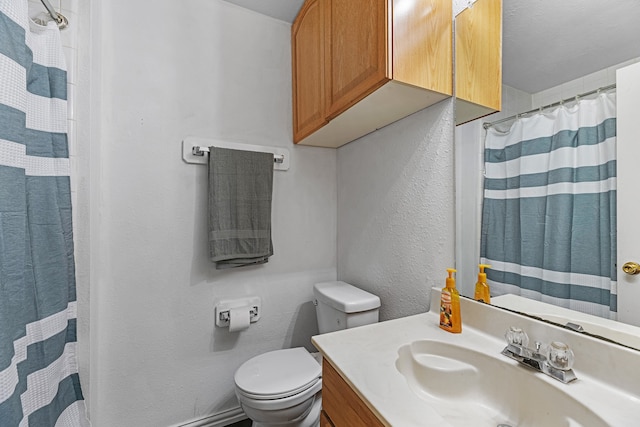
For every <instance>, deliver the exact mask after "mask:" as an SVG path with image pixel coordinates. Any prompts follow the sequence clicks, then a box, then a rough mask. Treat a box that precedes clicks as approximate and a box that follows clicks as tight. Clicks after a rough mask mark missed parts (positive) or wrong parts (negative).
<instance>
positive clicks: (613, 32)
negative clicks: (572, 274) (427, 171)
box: [456, 0, 640, 349]
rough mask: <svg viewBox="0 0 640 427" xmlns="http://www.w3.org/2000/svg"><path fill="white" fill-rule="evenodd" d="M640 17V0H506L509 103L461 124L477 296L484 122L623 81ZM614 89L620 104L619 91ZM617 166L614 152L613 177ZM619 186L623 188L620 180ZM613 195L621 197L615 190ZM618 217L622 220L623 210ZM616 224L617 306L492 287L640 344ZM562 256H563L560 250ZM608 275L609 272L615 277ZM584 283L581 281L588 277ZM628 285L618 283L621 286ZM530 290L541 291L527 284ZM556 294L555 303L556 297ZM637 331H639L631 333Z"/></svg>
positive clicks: (467, 251) (465, 286) (466, 242)
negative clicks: (626, 309) (622, 307)
mask: <svg viewBox="0 0 640 427" xmlns="http://www.w3.org/2000/svg"><path fill="white" fill-rule="evenodd" d="M638 20H640V3H638V2H637V1H635V0H621V1H616V2H615V3H613V2H612V3H610V4H607V5H606V6H605V4H604V3H603V2H594V1H591V2H584V1H565V2H557V1H555V0H541V1H536V2H511V1H505V2H504V4H503V70H502V72H503V87H502V111H501V112H499V113H495V114H492V115H489V116H486V117H484V118H482V119H479V120H475V121H472V122H469V123H467V124H464V125H461V126H458V127H457V128H456V206H457V209H456V211H457V218H456V224H457V225H456V260H457V263H456V264H457V265H456V268H457V270H458V281H457V282H458V288H459V290H460V292H461V294H463V295H465V296H468V297H473V294H474V285H475V283H476V281H477V265H478V263H480V241H481V239H480V235H481V213H482V205H483V186H484V176H483V174H484V171H485V166H484V144H485V135H486V131H485V129H484V128H483V123H487V122H491V123H492V122H496V121H498V120H500V119H504V118H508V117H510V116H513V115H518V114H521V113H523V112H527V111H530V110H533V109H539V108H540V107H544V106H547V105H549V104H553V103H556V102H558V101H561V100H563V99H568V98H575V96H576V95H580V94H583V93H586V92H589V91H592V90H596V89H599V88H601V87H605V86H608V85H611V84H615V83H616V70H617V69H619V68H622V67H626V66H629V65H630V64H633V63H636V62H640V45H638V44H637V40H638V39H640V27H638V26H637V24H636V23H637V22H638ZM456 48H457V46H456ZM639 78H640V77H639ZM610 97H612V98H613V103H614V106H615V93H613V94H612V95H610ZM587 98H589V97H587ZM591 98H593V96H592V97H591ZM565 107H568V108H569V109H570V108H573V105H565V106H563V107H562V108H565ZM543 110H544V111H543V112H544V113H545V115H550V114H551V112H553V111H555V110H558V107H557V106H556V107H555V108H546V109H543ZM531 116H532V114H530V115H528V117H531ZM614 117H615V116H614ZM514 122H516V120H515V119H510V120H507V121H505V122H502V123H500V124H499V125H496V126H495V129H492V131H493V132H496V133H504V132H506V131H508V130H509V129H510V127H511V126H512V125H513V124H514ZM613 122H614V123H615V120H614V121H613ZM605 163H606V162H605ZM551 169H553V168H551ZM600 169H602V168H600ZM546 172H548V170H547V171H545V173H546ZM615 172H616V171H615V160H614V162H613V175H612V177H613V181H615ZM525 175H526V173H525ZM619 179H620V177H619V176H618V180H619ZM505 182H506V180H505ZM609 182H611V180H609ZM612 188H613V190H614V191H615V187H612ZM611 199H612V200H613V205H615V195H614V196H613V197H612V198H611ZM614 207H615V206H614ZM560 212H563V211H560ZM532 213H533V212H532ZM521 214H522V213H521ZM562 215H564V213H562ZM543 216H544V215H543ZM613 219H614V221H615V217H614V218H613ZM567 227H571V226H570V225H567ZM569 229H570V228H569ZM613 230H614V231H613V233H612V235H613V238H612V239H611V240H612V242H613V257H614V258H611V257H610V259H611V261H610V262H609V266H610V269H611V271H612V272H613V274H612V275H609V276H613V282H612V283H611V288H612V292H611V294H613V295H614V298H613V303H612V305H611V313H609V307H607V308H606V310H600V311H598V310H596V311H597V314H598V316H594V315H593V314H585V313H582V312H581V311H580V310H582V311H586V312H587V313H593V312H594V311H593V310H591V308H590V307H589V304H586V305H587V308H586V309H584V307H585V304H582V303H571V304H570V303H568V302H567V301H563V298H556V297H553V298H545V301H546V303H541V302H535V301H532V300H528V299H526V298H521V297H518V296H513V295H508V294H509V293H512V291H513V289H516V293H518V294H522V292H521V291H520V290H519V289H517V288H515V287H513V288H511V287H508V286H503V287H500V286H499V285H496V286H494V288H493V289H492V292H491V295H492V303H493V304H495V305H499V306H503V307H506V308H512V309H514V310H516V311H519V312H528V313H531V314H533V315H536V316H538V317H542V318H545V316H546V317H547V318H548V319H547V320H553V321H557V322H558V323H560V324H562V325H565V324H566V323H575V324H581V323H582V326H583V327H584V329H585V330H587V329H590V331H589V330H587V332H591V333H592V334H594V335H601V336H603V337H605V338H609V339H612V340H615V341H618V342H621V343H623V344H625V345H628V346H631V347H634V348H637V349H640V339H638V338H637V337H639V336H640V333H639V332H640V328H637V327H634V326H630V325H625V324H621V323H620V321H623V322H624V321H625V320H626V319H624V318H620V317H619V315H618V313H617V312H616V304H615V302H616V301H615V292H616V283H615V228H614V229H613ZM527 231H529V230H527ZM492 235H493V234H492ZM554 256H555V257H556V258H557V255H554ZM554 260H555V258H554ZM579 261H580V263H583V264H584V265H591V264H594V263H595V260H592V259H588V258H587V259H580V260H579ZM489 263H491V262H489ZM502 267H504V266H501V268H502ZM495 270H498V269H497V268H496V269H495ZM605 270H606V269H605ZM488 272H489V275H488V278H489V281H488V282H489V285H491V284H492V283H491V282H492V272H491V270H488ZM494 273H495V271H494ZM503 276H504V274H503ZM604 276H607V275H606V274H605V275H604ZM493 278H494V279H495V278H496V276H495V275H494V276H493ZM605 278H606V280H609V277H605ZM572 280H573V279H570V280H569V283H571V281H572ZM547 282H552V281H547ZM576 285H578V286H580V285H581V283H576ZM620 292H621V290H620V289H618V293H620ZM524 295H526V296H534V297H536V298H538V299H540V298H541V297H540V296H535V295H532V293H527V292H524ZM618 298H621V296H618ZM549 302H552V303H553V304H548V303H549ZM638 304H639V306H638V310H637V311H638V312H640V302H639V303H638ZM562 305H564V306H565V307H571V308H572V310H568V309H567V308H562V307H561V306H562ZM603 316H604V317H603ZM605 317H611V318H613V319H616V318H617V320H618V321H617V322H616V321H610V320H609V319H607V318H605ZM623 317H624V316H623ZM630 337H636V338H635V339H631V340H628V339H626V338H630Z"/></svg>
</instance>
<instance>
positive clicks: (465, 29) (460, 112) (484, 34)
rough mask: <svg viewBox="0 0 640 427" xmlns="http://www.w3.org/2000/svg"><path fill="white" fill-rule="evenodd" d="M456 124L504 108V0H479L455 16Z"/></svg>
mask: <svg viewBox="0 0 640 427" xmlns="http://www.w3.org/2000/svg"><path fill="white" fill-rule="evenodd" d="M455 32H456V74H455V79H456V94H455V96H456V107H455V108H456V124H462V123H466V122H469V121H471V120H475V119H477V118H480V117H483V116H486V115H488V114H491V113H495V112H496V111H500V109H501V108H502V0H478V1H477V2H475V3H474V4H473V6H472V7H470V8H467V9H465V10H463V11H462V12H460V13H459V14H458V15H457V16H456V29H455Z"/></svg>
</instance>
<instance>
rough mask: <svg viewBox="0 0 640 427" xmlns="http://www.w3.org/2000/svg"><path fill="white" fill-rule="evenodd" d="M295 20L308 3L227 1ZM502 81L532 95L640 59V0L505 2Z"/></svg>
mask: <svg viewBox="0 0 640 427" xmlns="http://www.w3.org/2000/svg"><path fill="white" fill-rule="evenodd" d="M226 1H228V2H230V3H234V4H236V5H238V6H241V7H245V8H248V9H252V10H254V11H256V12H259V13H262V14H264V15H268V16H271V17H273V18H276V19H280V20H282V21H286V22H293V19H294V18H295V16H296V14H297V13H298V11H299V10H300V7H301V6H302V3H303V1H304V0H226ZM503 18H504V19H503V81H504V83H505V84H507V85H509V86H512V87H515V88H518V89H520V90H524V91H526V92H529V93H535V92H539V91H541V90H544V89H547V88H550V87H553V86H557V85H559V84H561V83H564V82H566V81H569V80H573V79H575V78H578V77H581V76H584V75H586V74H590V73H592V72H594V71H598V70H601V69H604V68H607V67H610V66H612V65H616V64H619V63H621V62H624V61H626V60H628V59H632V58H637V57H640V0H614V1H611V0H609V1H605V0H561V1H559V0H527V1H525V0H503Z"/></svg>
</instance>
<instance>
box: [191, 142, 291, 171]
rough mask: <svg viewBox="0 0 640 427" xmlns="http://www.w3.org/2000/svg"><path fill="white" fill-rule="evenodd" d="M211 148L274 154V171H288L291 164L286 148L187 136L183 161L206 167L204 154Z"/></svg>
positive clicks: (206, 159) (206, 158) (207, 160)
mask: <svg viewBox="0 0 640 427" xmlns="http://www.w3.org/2000/svg"><path fill="white" fill-rule="evenodd" d="M209 147H218V148H228V149H231V150H243V151H257V152H260V153H273V170H275V171H287V170H289V165H290V163H291V155H290V152H289V149H287V148H284V147H272V146H268V145H256V144H245V143H244V142H235V141H225V140H222V139H214V138H201V137H197V136H187V137H185V138H184V139H183V140H182V160H184V161H185V162H186V163H191V164H199V165H206V164H207V163H209V159H208V157H207V156H205V155H204V153H208V152H209Z"/></svg>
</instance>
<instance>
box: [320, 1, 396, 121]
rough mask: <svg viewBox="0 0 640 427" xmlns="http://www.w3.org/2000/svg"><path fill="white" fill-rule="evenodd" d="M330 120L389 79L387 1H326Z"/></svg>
mask: <svg viewBox="0 0 640 427" xmlns="http://www.w3.org/2000/svg"><path fill="white" fill-rule="evenodd" d="M327 4H328V7H327V14H326V29H327V34H326V36H325V37H326V39H325V44H326V47H327V49H326V51H325V57H326V59H325V63H326V64H327V70H326V72H327V74H326V84H327V90H326V94H327V99H328V110H327V114H328V116H329V119H332V118H333V117H335V116H337V115H338V114H340V113H342V112H343V111H344V110H346V109H347V108H349V107H351V106H352V105H353V104H355V103H356V102H358V101H360V100H361V99H362V98H364V97H365V96H367V95H369V94H370V93H371V92H373V91H374V90H375V89H377V88H379V87H380V86H382V85H383V84H384V83H386V82H387V81H388V80H389V72H388V68H389V67H388V65H387V64H388V62H387V60H388V55H387V50H388V46H387V31H388V29H387V10H388V9H387V1H386V0H349V1H343V0H327Z"/></svg>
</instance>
